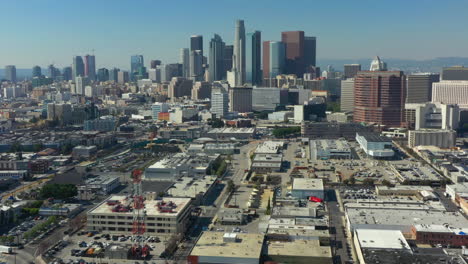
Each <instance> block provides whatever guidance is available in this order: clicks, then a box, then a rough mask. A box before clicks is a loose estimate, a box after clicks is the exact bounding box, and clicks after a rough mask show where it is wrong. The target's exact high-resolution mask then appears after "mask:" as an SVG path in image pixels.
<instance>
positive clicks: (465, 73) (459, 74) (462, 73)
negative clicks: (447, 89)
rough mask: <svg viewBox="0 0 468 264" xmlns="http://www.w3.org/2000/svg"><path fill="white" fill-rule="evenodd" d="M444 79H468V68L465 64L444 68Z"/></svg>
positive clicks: (442, 78)
mask: <svg viewBox="0 0 468 264" xmlns="http://www.w3.org/2000/svg"><path fill="white" fill-rule="evenodd" d="M441 80H443V81H468V68H465V67H463V66H454V67H445V68H443V69H442V76H441Z"/></svg>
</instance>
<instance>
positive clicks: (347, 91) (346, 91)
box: [340, 78, 354, 112]
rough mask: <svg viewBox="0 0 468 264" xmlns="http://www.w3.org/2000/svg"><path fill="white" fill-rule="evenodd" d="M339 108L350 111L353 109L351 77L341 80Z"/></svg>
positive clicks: (342, 110) (352, 80) (352, 81)
mask: <svg viewBox="0 0 468 264" xmlns="http://www.w3.org/2000/svg"><path fill="white" fill-rule="evenodd" d="M340 108H341V109H340V110H341V112H352V111H353V110H354V79H353V78H350V79H346V80H342V81H341V96H340Z"/></svg>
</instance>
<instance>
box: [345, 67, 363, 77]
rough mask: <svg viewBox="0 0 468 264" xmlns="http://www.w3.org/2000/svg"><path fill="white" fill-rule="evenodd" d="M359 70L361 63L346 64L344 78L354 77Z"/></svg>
mask: <svg viewBox="0 0 468 264" xmlns="http://www.w3.org/2000/svg"><path fill="white" fill-rule="evenodd" d="M359 71H361V64H345V65H344V78H345V79H349V78H354V77H355V76H356V74H357V73H358V72H359Z"/></svg>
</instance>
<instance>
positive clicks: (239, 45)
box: [232, 20, 245, 86]
mask: <svg viewBox="0 0 468 264" xmlns="http://www.w3.org/2000/svg"><path fill="white" fill-rule="evenodd" d="M232 61H233V66H232V71H234V76H235V83H236V86H241V85H243V84H244V83H245V27H244V20H237V21H236V31H235V35H234V55H233V57H232Z"/></svg>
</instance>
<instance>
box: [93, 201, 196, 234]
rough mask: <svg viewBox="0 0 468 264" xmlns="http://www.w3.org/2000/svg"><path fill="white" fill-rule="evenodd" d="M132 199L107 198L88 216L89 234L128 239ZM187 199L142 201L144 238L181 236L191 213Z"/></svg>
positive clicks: (189, 202) (131, 228)
mask: <svg viewBox="0 0 468 264" xmlns="http://www.w3.org/2000/svg"><path fill="white" fill-rule="evenodd" d="M133 204H134V203H133V198H131V197H128V196H122V195H113V196H110V197H109V198H108V199H107V200H105V201H104V202H102V203H100V204H99V205H97V206H96V207H94V208H92V209H91V210H90V211H89V212H88V213H87V224H86V225H87V228H88V230H89V231H99V232H102V233H105V234H118V235H131V234H132V230H133V210H134V209H133ZM190 208H191V199H190V198H167V199H164V200H154V199H146V200H144V210H145V212H146V214H145V222H146V232H145V234H146V235H149V236H171V235H174V234H179V233H181V234H183V233H184V232H185V230H186V229H187V223H188V220H189V216H190V212H191V209H190Z"/></svg>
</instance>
